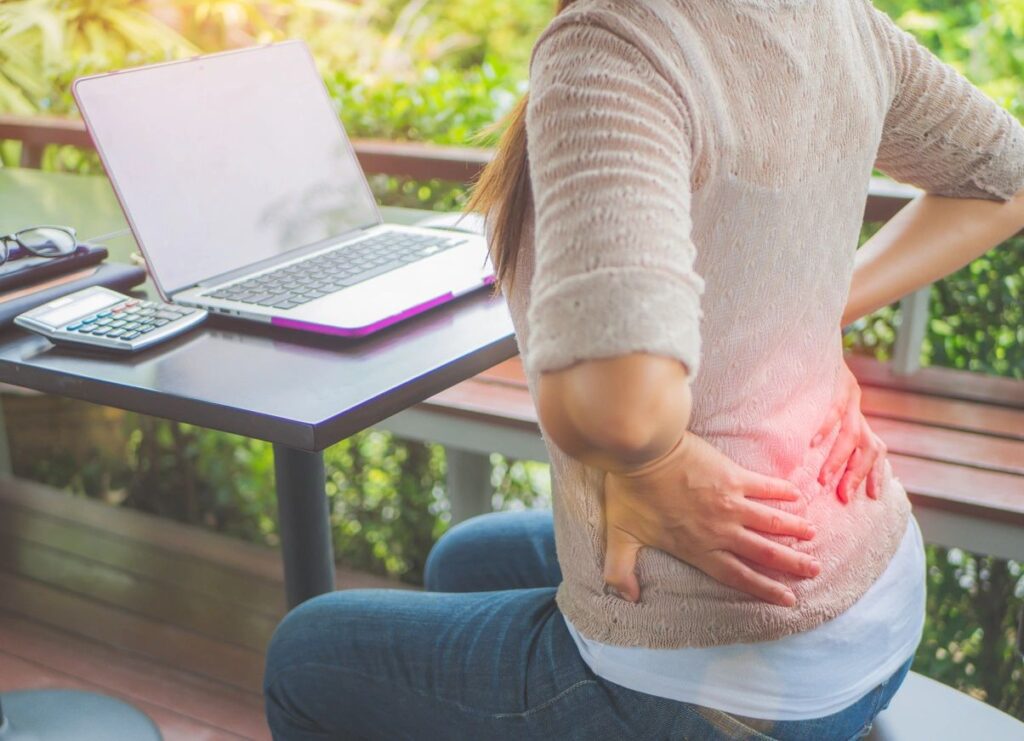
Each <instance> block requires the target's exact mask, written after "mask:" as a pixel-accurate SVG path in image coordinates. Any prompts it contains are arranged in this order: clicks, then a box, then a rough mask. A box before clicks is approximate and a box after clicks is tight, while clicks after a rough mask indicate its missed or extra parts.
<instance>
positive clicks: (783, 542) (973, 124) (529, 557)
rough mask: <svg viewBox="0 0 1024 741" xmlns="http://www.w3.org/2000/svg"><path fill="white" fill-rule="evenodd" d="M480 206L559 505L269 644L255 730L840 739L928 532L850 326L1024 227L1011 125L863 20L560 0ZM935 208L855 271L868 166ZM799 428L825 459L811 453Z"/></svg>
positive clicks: (890, 676) (865, 722)
mask: <svg viewBox="0 0 1024 741" xmlns="http://www.w3.org/2000/svg"><path fill="white" fill-rule="evenodd" d="M559 11H560V12H559V15H558V17H557V18H556V19H555V20H554V21H553V22H552V23H551V24H550V25H549V27H548V28H547V29H546V30H545V31H544V33H543V34H542V35H541V37H540V39H539V40H538V42H537V44H536V46H535V48H534V55H533V59H532V63H531V70H530V90H531V92H530V96H529V100H528V102H527V101H524V102H523V103H522V104H521V105H520V106H519V108H518V109H517V110H516V111H515V112H514V114H513V116H512V119H511V122H510V125H509V128H508V129H507V131H506V133H505V135H504V137H503V140H502V142H501V146H500V148H499V154H498V157H497V159H496V160H495V161H494V163H493V164H492V165H491V166H490V167H489V168H488V169H487V171H486V172H485V174H484V176H483V178H482V180H481V182H480V183H479V184H478V186H477V188H476V190H475V193H474V197H473V201H472V203H471V207H472V208H475V209H477V210H480V211H483V212H485V213H486V214H487V224H488V231H489V235H490V238H491V244H492V254H493V256H494V262H495V265H496V267H497V269H498V278H499V285H500V286H501V288H502V290H503V291H504V293H505V295H506V297H507V298H508V301H509V306H510V309H511V312H512V317H513V320H514V323H515V327H516V332H517V336H518V340H519V345H520V350H521V353H522V356H523V359H524V363H525V368H526V372H527V378H528V381H529V386H530V391H531V393H532V395H533V398H534V400H535V401H536V403H537V409H538V413H539V417H540V422H541V429H542V432H543V434H544V437H545V441H546V444H547V447H548V450H549V453H550V455H551V462H552V477H553V485H554V512H553V519H552V516H551V515H548V514H547V513H540V512H526V513H502V514H490V515H485V516H482V517H478V518H474V519H472V520H469V521H467V522H465V523H463V524H461V525H458V526H457V527H455V528H453V529H452V530H451V531H450V532H449V533H448V534H446V536H445V537H444V538H442V539H441V541H440V542H439V543H438V544H437V546H436V547H435V549H434V551H433V552H432V553H431V556H430V560H429V562H428V564H427V573H426V586H427V590H428V591H426V592H411V591H410V592H406V591H399V590H349V591H345V592H340V593H335V594H330V595H325V596H322V597H319V598H317V599H314V600H311V601H310V602H307V603H306V604H304V605H302V606H301V607H299V608H298V609H296V610H295V611H294V612H293V613H292V614H290V615H289V616H288V617H287V618H286V619H285V621H284V622H283V623H282V625H281V627H280V628H279V630H278V632H277V633H276V634H275V637H274V639H273V642H272V645H271V648H270V652H269V656H268V666H267V675H266V684H265V689H266V699H267V714H268V718H269V721H270V725H271V728H272V729H273V730H274V733H275V736H276V737H277V738H283V739H314V738H318V739H319V738H386V739H397V738H415V739H548V738H552V739H553V738H573V739H577V738H578V739H622V738H638V739H639V738H642V739H663V738H665V739H667V738H688V739H703V738H778V739H805V738H807V739H849V738H857V737H860V736H862V735H864V734H865V733H866V732H867V729H868V728H870V725H871V721H872V719H873V718H874V716H875V715H876V714H877V713H878V712H879V711H880V710H881V709H882V708H884V707H885V706H886V705H887V704H888V702H889V700H890V698H891V697H892V695H893V694H894V692H895V691H896V689H897V688H898V687H899V685H900V683H901V681H902V680H903V677H904V676H905V674H906V672H907V671H908V669H909V667H910V663H911V660H912V657H913V654H914V649H915V647H916V645H917V643H918V641H919V639H920V631H921V626H922V622H923V611H924V563H923V555H922V544H921V536H920V533H919V531H918V529H917V525H916V523H915V521H914V518H913V517H912V516H911V514H910V505H909V502H908V499H907V495H906V492H905V490H904V488H903V487H902V485H901V484H900V482H899V480H898V479H897V478H896V477H895V476H894V475H893V473H892V468H891V466H890V465H889V462H888V460H887V458H886V454H885V453H886V451H885V446H884V444H883V443H882V442H881V441H880V440H879V439H878V438H877V436H875V435H874V433H873V432H871V430H870V429H869V428H868V426H867V425H866V423H865V421H864V419H863V416H862V415H861V413H860V408H859V399H860V396H859V390H858V389H857V386H856V382H855V380H854V379H853V377H852V375H851V374H850V372H849V370H848V369H847V368H846V366H845V364H844V363H843V356H842V343H841V327H843V326H845V325H847V324H849V323H850V322H852V321H853V320H855V319H857V318H859V317H861V316H864V315H865V314H867V313H869V312H871V311H874V310H876V309H878V308H880V307H882V306H885V305H887V304H889V303H891V302H893V301H895V300H896V299H898V298H899V297H901V296H903V295H906V294H907V293H910V292H912V291H914V290H916V289H918V288H919V287H921V286H924V285H927V284H928V283H930V282H932V281H934V280H936V279H939V278H941V277H943V276H944V275H947V274H948V273H950V272H952V271H953V270H956V269H958V268H960V267H961V266H963V265H964V264H966V263H967V262H969V261H970V260H971V259H973V258H974V257H976V256H978V255H980V254H982V253H984V252H985V251H987V250H989V249H991V248H992V247H993V246H994V245H996V244H998V243H999V242H1001V241H1002V240H1004V239H1005V238H1006V237H1008V236H1009V235H1011V234H1012V233H1014V232H1016V231H1017V230H1018V229H1020V228H1021V227H1024V129H1022V127H1021V126H1020V125H1019V124H1018V123H1017V122H1016V121H1015V120H1014V119H1012V118H1011V117H1010V116H1009V115H1008V114H1007V113H1006V112H1005V111H1003V110H1002V109H1001V108H999V107H998V106H997V105H996V104H994V103H993V102H991V101H990V100H989V99H988V98H986V97H985V96H984V95H982V94H981V93H980V92H979V91H977V90H976V89H975V88H974V87H973V86H971V85H970V84H969V83H968V82H967V81H966V80H965V79H964V78H963V77H961V76H960V75H959V74H957V73H956V72H954V71H953V70H952V69H951V68H949V67H947V66H946V65H944V64H943V63H941V62H940V61H939V60H938V59H936V58H935V57H934V56H933V55H932V54H930V53H929V52H928V51H927V50H925V49H924V48H923V47H921V46H920V45H918V44H917V43H916V42H915V41H914V39H913V38H912V37H911V36H909V35H908V34H906V33H904V32H902V31H900V30H899V29H898V28H897V27H896V26H895V25H894V24H893V23H892V21H891V20H890V19H889V18H888V17H887V16H885V15H884V14H883V13H881V12H879V11H876V10H875V9H874V8H873V7H872V5H871V4H870V3H869V2H867V0H828V1H826V0H716V1H715V2H699V1H693V0H651V1H649V2H642V3H641V2H634V1H633V0H576V2H566V1H565V0H563V2H561V3H560V7H559ZM873 166H877V167H878V168H879V169H881V170H883V171H884V172H886V173H888V174H889V175H891V176H892V177H894V178H896V179H898V180H901V181H905V182H910V183H912V184H914V185H917V186H918V187H920V188H921V189H922V190H924V191H926V193H925V194H924V195H922V197H920V198H918V199H916V200H915V201H913V202H912V203H911V204H910V205H908V206H907V207H906V208H904V209H903V210H902V211H901V212H900V213H899V214H898V215H897V216H896V217H895V218H894V219H893V220H892V221H890V222H889V223H888V224H887V225H886V226H885V227H884V228H883V229H882V230H881V231H879V232H878V233H877V234H876V235H875V236H874V237H873V238H872V239H871V240H870V242H869V243H867V244H866V245H864V247H863V248H862V249H860V250H857V249H856V246H857V238H858V233H859V229H860V224H861V220H862V218H863V212H864V202H865V197H866V194H867V189H868V182H869V177H870V174H871V171H872V167H873ZM816 433H817V434H816Z"/></svg>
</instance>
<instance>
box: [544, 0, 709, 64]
mask: <svg viewBox="0 0 1024 741" xmlns="http://www.w3.org/2000/svg"><path fill="white" fill-rule="evenodd" d="M685 8H686V4H685V3H680V2H676V1H675V0H649V1H648V2H642V3H638V2H635V0H574V1H573V2H570V3H569V4H568V5H567V6H566V7H565V9H564V10H563V11H562V12H561V13H559V14H558V15H557V16H555V18H554V19H553V20H552V21H551V23H549V24H548V26H547V27H546V28H545V29H544V31H542V32H541V34H540V36H539V37H538V38H537V41H536V43H535V44H534V48H533V54H534V57H536V56H537V53H538V50H539V49H542V48H543V49H544V50H545V53H546V54H550V53H552V50H551V48H550V47H560V48H565V47H569V46H572V47H575V50H577V51H578V49H579V48H580V47H586V46H588V45H594V46H600V45H602V44H607V43H624V44H627V45H629V46H631V47H633V48H634V49H636V51H638V52H639V53H640V54H642V55H643V56H645V57H647V58H648V59H649V60H650V61H651V62H652V63H653V64H654V65H655V66H656V67H660V68H661V69H660V70H659V71H660V72H662V74H663V75H665V76H671V75H673V74H676V73H678V72H679V71H680V70H679V68H678V65H676V64H672V63H671V61H677V60H678V58H677V56H676V55H675V54H674V53H673V52H674V51H675V50H677V49H678V48H679V46H680V44H687V45H690V44H693V45H696V44H699V43H700V39H699V34H698V32H697V30H696V29H695V28H694V27H693V26H692V25H691V24H690V23H689V22H688V19H687V13H686V10H685ZM555 39H560V40H561V43H557V42H556V43H554V44H552V43H551V42H552V41H554V40H555ZM566 41H569V42H570V43H566ZM670 60H671V61H670ZM566 61H570V60H566Z"/></svg>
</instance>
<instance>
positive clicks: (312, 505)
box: [274, 445, 334, 608]
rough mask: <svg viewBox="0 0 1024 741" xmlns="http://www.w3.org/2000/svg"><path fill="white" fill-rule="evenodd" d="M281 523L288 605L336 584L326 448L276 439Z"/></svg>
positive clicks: (275, 464) (330, 589) (329, 588)
mask: <svg viewBox="0 0 1024 741" xmlns="http://www.w3.org/2000/svg"><path fill="white" fill-rule="evenodd" d="M274 473H275V476H276V478H277V513H278V528H279V530H280V533H281V553H282V556H283V558H284V585H285V592H286V594H287V596H288V607H289V608H291V607H295V606H296V605H298V604H299V603H301V602H305V601H306V600H307V599H309V598H310V597H316V596H317V595H318V594H324V593H325V592H330V591H332V590H333V589H334V548H333V546H332V544H331V524H330V517H329V515H328V511H327V494H326V493H325V491H324V486H325V483H326V480H327V477H326V474H325V473H324V454H323V453H310V452H307V451H304V450H295V449H294V448H288V447H285V446H283V445H274Z"/></svg>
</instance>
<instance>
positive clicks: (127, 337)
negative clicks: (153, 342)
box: [121, 332, 140, 340]
mask: <svg viewBox="0 0 1024 741" xmlns="http://www.w3.org/2000/svg"><path fill="white" fill-rule="evenodd" d="M139 334H140V333H139V332H128V333H127V334H123V335H121V339H122V340H134V339H135V338H136V337H138V336H139Z"/></svg>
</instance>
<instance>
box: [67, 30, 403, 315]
mask: <svg viewBox="0 0 1024 741" xmlns="http://www.w3.org/2000/svg"><path fill="white" fill-rule="evenodd" d="M279 50H280V51H283V52H286V53H292V51H293V50H301V52H302V53H303V56H304V57H305V60H306V61H307V62H308V63H309V65H310V67H311V69H312V72H313V73H314V74H316V77H317V79H318V80H319V83H320V85H319V88H320V92H321V93H322V95H323V102H324V104H325V105H326V106H327V108H328V110H329V111H330V112H331V114H332V117H333V119H334V121H335V123H336V124H337V126H338V131H339V133H340V135H341V138H342V140H343V141H344V142H345V146H346V147H347V148H348V150H349V153H350V155H351V157H352V161H354V162H355V163H356V169H357V170H358V176H359V177H358V181H359V183H360V185H361V187H362V188H363V189H364V193H365V195H367V196H369V202H370V203H371V204H372V206H373V215H374V217H375V218H374V219H373V220H372V221H369V222H367V223H365V224H357V225H355V226H354V227H353V228H352V229H349V230H347V231H344V232H339V233H338V234H337V235H332V236H329V237H327V238H325V239H322V240H317V241H316V242H312V243H309V244H303V245H299V246H296V247H293V248H290V249H288V250H285V251H283V252H281V253H280V254H278V255H276V256H273V257H270V258H266V259H263V260H260V261H257V262H252V263H247V264H244V265H241V266H239V267H237V268H234V269H233V270H231V271H228V272H227V273H219V274H217V275H206V276H202V277H200V278H199V279H198V280H195V281H193V282H190V283H188V284H187V285H182V286H168V285H165V284H164V283H163V282H161V280H160V277H159V276H158V275H157V274H156V271H155V270H153V265H154V262H153V261H152V260H150V259H149V257H148V255H147V248H146V245H145V240H143V239H142V237H141V235H140V234H139V230H138V228H137V225H136V223H135V220H134V219H133V218H132V211H131V208H130V207H129V205H128V199H127V198H126V197H125V193H124V192H123V189H122V188H121V185H120V183H118V180H117V176H116V174H115V173H114V172H113V170H112V169H111V168H110V166H109V158H108V157H107V155H106V153H105V149H104V146H105V145H104V143H103V141H102V137H100V136H97V134H96V128H95V124H94V121H92V120H91V119H90V118H89V111H88V103H87V100H88V92H87V91H86V90H85V89H84V88H86V87H89V86H94V85H96V84H103V82H104V81H105V80H109V79H113V78H121V77H123V76H124V75H139V74H146V73H147V72H148V71H150V70H153V69H156V68H165V67H172V66H179V67H182V68H185V67H186V66H188V65H190V64H195V63H197V62H206V61H208V60H210V59H214V58H219V57H225V56H236V55H244V54H253V53H269V52H271V51H279ZM71 93H72V96H73V97H74V99H75V102H76V104H77V106H78V110H79V112H80V114H81V116H82V120H83V121H84V122H85V126H86V129H87V130H88V131H89V134H90V136H91V138H92V141H93V146H94V147H95V148H96V152H97V153H98V154H99V157H100V160H101V161H102V162H103V166H104V169H105V171H106V174H107V178H108V180H109V181H110V184H111V186H112V189H113V191H114V195H115V197H116V198H117V201H118V203H119V204H120V206H121V211H122V212H123V213H124V216H125V219H126V220H127V222H128V226H129V228H130V229H131V232H132V236H133V237H134V239H135V242H136V244H137V245H138V247H139V251H140V252H141V253H142V257H143V259H144V260H145V261H146V265H147V270H148V272H149V276H150V278H151V279H152V281H153V284H154V285H155V286H156V289H157V292H158V293H159V294H160V297H161V298H163V299H165V300H169V299H170V298H171V297H172V296H174V295H175V294H177V293H180V292H182V291H187V290H190V289H193V288H195V287H197V286H202V285H209V284H211V283H215V282H219V279H222V278H223V276H225V275H232V274H244V273H247V272H252V271H253V270H255V269H258V268H260V269H261V268H265V267H269V266H271V265H273V264H275V263H278V262H285V261H288V260H292V259H294V258H295V256H296V255H297V254H301V253H303V252H311V251H315V250H316V249H317V248H321V247H323V246H326V245H329V244H331V243H332V242H340V241H344V240H345V239H346V238H348V237H351V236H352V235H354V234H357V233H358V232H360V231H364V230H366V229H371V228H373V227H376V226H379V225H381V224H383V223H384V220H383V217H382V215H381V211H380V206H379V204H378V203H377V199H376V198H375V197H374V195H373V191H372V189H371V188H370V184H369V181H368V180H367V179H366V172H365V171H364V170H363V168H362V166H361V164H360V163H359V157H358V154H357V153H356V150H355V147H354V146H353V145H352V140H351V139H350V138H349V136H348V132H347V131H346V130H345V126H344V124H343V123H342V122H341V118H340V117H339V116H338V115H337V111H336V110H335V108H334V105H333V101H332V99H331V96H330V93H329V92H328V90H327V86H326V85H325V84H324V81H323V77H322V76H321V75H320V72H319V70H317V68H316V61H315V60H314V58H313V55H312V52H311V51H310V49H309V47H308V46H307V44H306V43H305V42H304V41H303V40H302V39H289V40H287V41H279V42H275V43H271V44H258V45H255V46H248V47H244V48H241V49H231V50H228V51H222V52H216V53H213V54H202V55H197V56H193V57H189V58H187V59H176V60H171V61H168V62H158V63H156V64H147V65H143V66H139V67H130V68H126V69H121V70H114V71H111V72H102V73H98V74H94V75H86V76H83V77H79V78H77V79H75V81H74V82H73V83H72V85H71Z"/></svg>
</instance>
